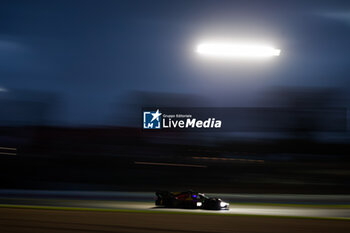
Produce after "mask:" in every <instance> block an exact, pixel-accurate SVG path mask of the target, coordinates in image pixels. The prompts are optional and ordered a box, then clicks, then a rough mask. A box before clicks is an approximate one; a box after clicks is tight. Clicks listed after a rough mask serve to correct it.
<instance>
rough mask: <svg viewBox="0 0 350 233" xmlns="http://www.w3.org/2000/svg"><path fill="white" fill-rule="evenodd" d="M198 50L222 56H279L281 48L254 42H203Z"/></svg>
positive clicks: (203, 53) (207, 54)
mask: <svg viewBox="0 0 350 233" xmlns="http://www.w3.org/2000/svg"><path fill="white" fill-rule="evenodd" d="M196 52H197V53H199V54H201V55H205V56H211V57H222V58H267V57H274V56H279V55H280V53H281V50H279V49H275V48H273V47H271V46H264V45H254V44H234V43H203V44H200V45H198V46H197V50H196Z"/></svg>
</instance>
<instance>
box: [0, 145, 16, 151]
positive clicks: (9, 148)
mask: <svg viewBox="0 0 350 233" xmlns="http://www.w3.org/2000/svg"><path fill="white" fill-rule="evenodd" d="M0 150H17V148H11V147H1V146H0Z"/></svg>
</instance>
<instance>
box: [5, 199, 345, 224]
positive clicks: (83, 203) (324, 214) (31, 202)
mask: <svg viewBox="0 0 350 233" xmlns="http://www.w3.org/2000/svg"><path fill="white" fill-rule="evenodd" d="M10 205H13V206H23V207H26V206H27V207H36V206H39V207H40V206H41V207H67V208H79V209H80V208H86V209H97V210H101V211H103V210H123V211H128V210H130V211H138V212H150V213H152V212H171V213H184V214H217V215H268V216H285V217H312V218H348V219H349V220H350V208H345V207H333V206H332V207H321V206H316V207H312V206H274V205H271V206H269V205H254V204H251V205H241V204H232V203H231V204H230V210H220V211H215V210H202V209H176V208H159V207H155V205H154V202H151V201H149V202H137V201H133V202H131V201H114V200H67V199H42V198H0V207H1V206H10Z"/></svg>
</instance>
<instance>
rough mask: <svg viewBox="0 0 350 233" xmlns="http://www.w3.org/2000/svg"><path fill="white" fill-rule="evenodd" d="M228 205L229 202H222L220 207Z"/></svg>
mask: <svg viewBox="0 0 350 233" xmlns="http://www.w3.org/2000/svg"><path fill="white" fill-rule="evenodd" d="M227 205H228V203H226V202H223V201H222V202H220V207H225V206H227Z"/></svg>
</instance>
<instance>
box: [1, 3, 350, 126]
mask: <svg viewBox="0 0 350 233" xmlns="http://www.w3.org/2000/svg"><path fill="white" fill-rule="evenodd" d="M0 4H1V5H0V87H1V88H2V89H0V90H7V92H8V93H10V92H11V91H12V90H17V89H24V90H33V91H34V90H37V91H46V92H53V93H57V94H58V95H59V96H60V97H61V99H62V102H63V103H64V107H63V110H62V109H61V114H60V118H59V119H58V120H59V121H60V122H63V124H73V125H76V124H106V122H107V119H110V117H111V114H112V113H114V112H116V111H123V109H121V108H120V109H118V110H115V109H113V110H111V108H112V107H113V106H114V107H115V106H116V105H115V103H118V102H123V100H121V99H120V97H121V96H124V94H125V93H128V92H130V91H149V92H165V93H168V92H169V93H184V94H193V95H201V96H206V97H208V98H211V99H212V100H213V101H214V103H217V104H218V105H220V106H237V105H241V106H245V105H254V104H257V103H258V102H257V99H259V97H260V93H261V92H260V91H262V90H265V89H266V88H273V87H280V86H284V87H286V86H294V87H298V86H303V87H328V88H340V89H342V90H343V91H344V92H348V91H350V79H349V73H350V59H349V54H350V45H349V42H350V2H349V1H290V2H289V3H287V2H285V1H203V0H201V1H193V0H186V1H180V0H176V1H175V0H173V1H164V0H161V1H145V0H144V1H101V0H100V1H73V0H72V1H53V0H51V1H0ZM222 38H223V39H239V40H246V41H259V42H264V43H265V42H266V43H269V44H272V45H273V46H275V47H277V48H279V49H281V51H282V52H281V56H279V57H278V58H273V59H271V60H268V61H254V62H247V61H245V62H239V61H238V62H237V61H236V62H232V61H223V62H221V61H213V60H208V59H205V58H203V57H199V56H198V54H196V53H195V52H194V50H195V47H196V45H197V44H198V43H200V42H202V41H203V40H204V41H205V40H215V39H222Z"/></svg>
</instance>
